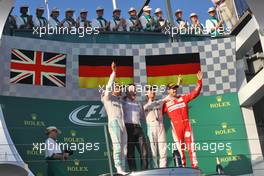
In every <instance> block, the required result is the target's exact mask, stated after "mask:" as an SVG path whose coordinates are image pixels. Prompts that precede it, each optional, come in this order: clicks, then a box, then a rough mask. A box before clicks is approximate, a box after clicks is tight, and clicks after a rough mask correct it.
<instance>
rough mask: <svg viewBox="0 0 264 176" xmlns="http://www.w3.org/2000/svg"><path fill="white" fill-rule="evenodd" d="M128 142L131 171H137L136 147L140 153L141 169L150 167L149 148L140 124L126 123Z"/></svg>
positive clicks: (128, 158)
mask: <svg viewBox="0 0 264 176" xmlns="http://www.w3.org/2000/svg"><path fill="white" fill-rule="evenodd" d="M126 130H127V137H128V144H127V162H128V166H129V170H130V171H136V170H137V167H136V159H135V148H137V150H138V152H139V154H140V162H141V170H146V169H148V149H147V142H146V138H145V135H144V132H143V129H142V128H141V127H140V125H134V124H126Z"/></svg>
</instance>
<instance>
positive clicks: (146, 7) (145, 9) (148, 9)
mask: <svg viewBox="0 0 264 176" xmlns="http://www.w3.org/2000/svg"><path fill="white" fill-rule="evenodd" d="M150 10H152V8H150V7H149V6H145V7H144V8H143V11H144V12H145V11H150Z"/></svg>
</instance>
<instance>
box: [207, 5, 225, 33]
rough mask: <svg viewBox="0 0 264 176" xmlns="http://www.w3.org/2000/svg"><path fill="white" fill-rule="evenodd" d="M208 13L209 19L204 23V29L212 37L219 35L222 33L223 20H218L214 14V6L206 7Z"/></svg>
mask: <svg viewBox="0 0 264 176" xmlns="http://www.w3.org/2000/svg"><path fill="white" fill-rule="evenodd" d="M208 13H209V15H210V17H209V19H207V20H206V22H205V25H206V29H207V31H208V33H209V34H211V35H212V37H216V36H219V35H223V34H224V32H225V31H224V26H223V24H224V21H222V20H219V19H218V18H217V16H216V10H215V8H214V7H210V8H209V9H208Z"/></svg>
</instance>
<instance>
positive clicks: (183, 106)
mask: <svg viewBox="0 0 264 176" xmlns="http://www.w3.org/2000/svg"><path fill="white" fill-rule="evenodd" d="M202 77H203V74H202V72H201V71H199V72H198V73H197V78H198V82H197V85H196V88H195V89H194V90H193V91H192V92H191V93H189V94H186V95H181V96H177V88H178V84H174V83H170V84H168V94H169V99H170V101H167V102H166V103H165V104H164V106H163V112H164V113H167V114H168V116H169V118H170V119H171V126H172V134H173V140H174V142H175V143H176V145H177V149H178V150H179V152H180V155H181V159H182V166H183V167H186V157H185V154H184V150H185V149H186V148H187V149H188V153H189V157H190V162H191V167H192V168H198V161H197V159H196V154H195V151H194V149H193V145H192V142H193V134H192V129H191V124H190V121H189V117H188V103H189V102H190V101H191V100H193V99H194V98H196V97H197V96H198V95H199V94H200V91H201V88H202Z"/></svg>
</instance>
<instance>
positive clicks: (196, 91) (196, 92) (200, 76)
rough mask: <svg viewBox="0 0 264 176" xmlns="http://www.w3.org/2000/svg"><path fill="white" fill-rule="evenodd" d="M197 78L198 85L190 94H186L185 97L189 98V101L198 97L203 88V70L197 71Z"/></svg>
mask: <svg viewBox="0 0 264 176" xmlns="http://www.w3.org/2000/svg"><path fill="white" fill-rule="evenodd" d="M197 78H198V81H197V84H196V87H195V89H194V90H193V91H192V92H191V93H189V94H186V95H185V96H184V97H185V98H186V99H187V101H191V100H193V99H194V98H196V97H197V96H198V95H199V94H200V92H201V89H202V79H203V73H202V72H201V71H199V72H198V73H197Z"/></svg>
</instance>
